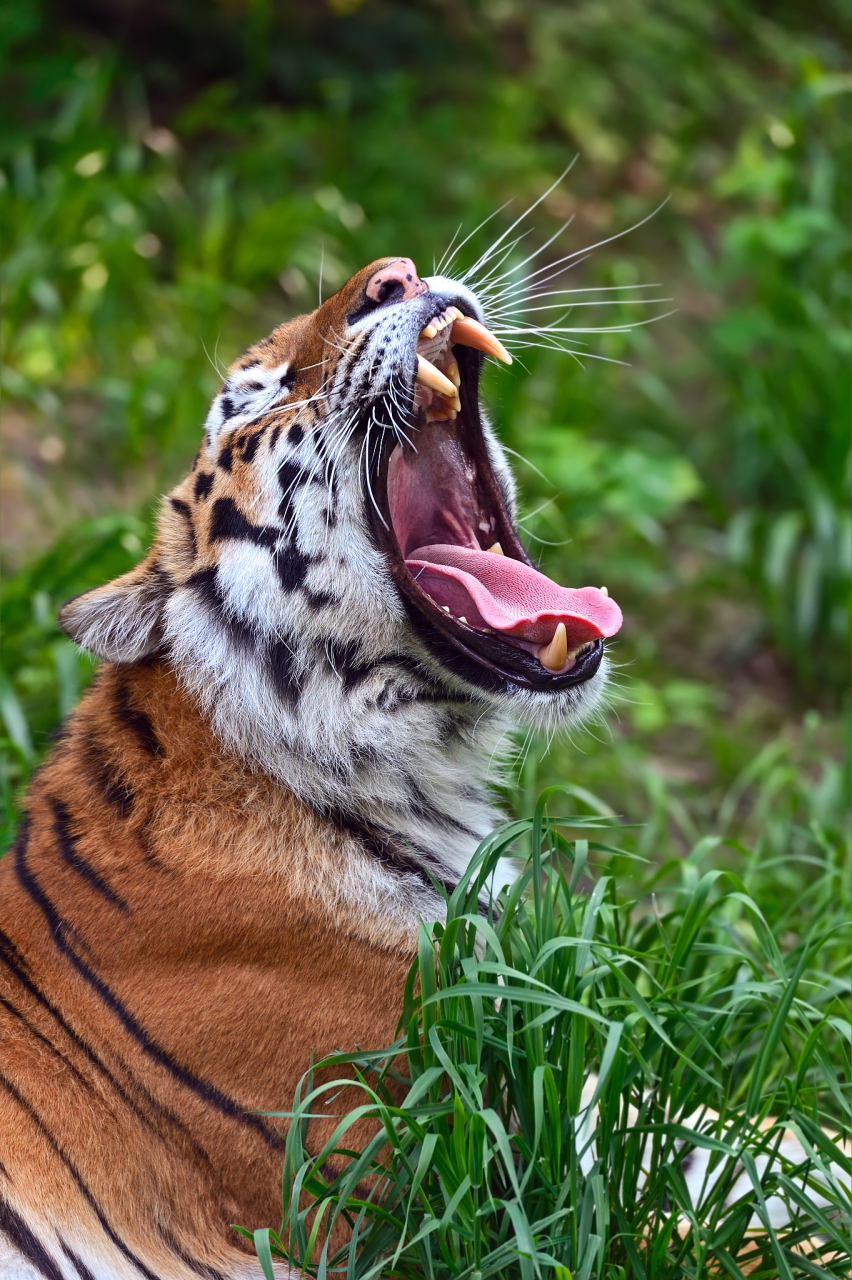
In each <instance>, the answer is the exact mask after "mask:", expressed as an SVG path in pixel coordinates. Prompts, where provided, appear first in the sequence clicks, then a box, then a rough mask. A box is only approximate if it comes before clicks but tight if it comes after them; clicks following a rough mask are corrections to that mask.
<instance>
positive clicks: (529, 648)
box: [379, 325, 603, 690]
mask: <svg viewBox="0 0 852 1280" xmlns="http://www.w3.org/2000/svg"><path fill="white" fill-rule="evenodd" d="M451 333H452V326H451V325H448V326H445V328H444V329H443V330H442V331H441V332H439V333H438V334H437V336H436V337H435V338H430V339H426V340H424V339H423V337H422V335H421V339H420V342H419V343H418V346H417V352H418V354H420V355H423V356H424V357H425V358H426V359H428V360H429V362H430V363H431V364H432V365H433V366H434V367H435V368H437V369H438V370H439V371H440V372H442V373H447V374H448V376H450V378H451V380H452V381H453V382H454V383H455V384H456V386H457V387H458V397H457V399H455V402H454V403H453V402H452V401H451V400H449V398H445V397H444V396H443V395H440V394H437V393H435V392H432V391H431V390H429V389H428V388H426V387H423V386H421V385H418V384H415V388H414V390H415V397H414V405H413V409H412V415H411V419H410V422H409V424H408V426H407V428H406V435H407V437H408V439H407V442H404V443H402V444H396V445H394V446H393V447H392V448H390V449H389V452H388V453H387V454H386V456H385V458H384V463H383V467H382V472H383V476H382V483H381V484H380V485H379V493H380V494H381V495H382V498H383V501H382V503H381V505H382V507H383V509H384V513H385V514H384V518H385V523H386V525H387V528H386V529H385V530H384V531H383V532H384V538H383V541H384V543H385V547H386V550H387V551H388V554H389V558H390V560H391V566H392V569H393V572H394V576H395V578H396V581H397V585H398V586H399V588H400V590H401V592H402V594H403V597H404V599H405V602H406V605H407V607H408V609H409V614H410V616H412V620H413V621H415V623H416V624H419V626H418V629H419V630H420V633H421V634H422V635H424V638H425V639H426V640H427V642H428V641H429V640H430V639H431V640H433V641H435V642H436V643H435V644H433V646H432V647H433V648H436V650H437V651H440V654H441V656H442V658H444V660H446V657H447V652H448V648H447V646H448V644H449V646H451V647H452V648H453V649H454V650H455V651H456V653H457V654H458V655H459V657H460V659H463V660H464V661H463V662H462V666H464V662H465V661H466V662H467V663H468V665H469V662H470V660H473V661H474V662H475V663H476V664H478V665H479V666H480V667H481V668H484V669H486V670H488V671H490V672H491V673H492V674H493V675H499V676H500V677H501V678H502V679H503V680H504V681H505V680H508V681H510V682H512V683H514V684H518V685H521V686H523V687H526V688H537V689H548V690H555V689H558V688H560V687H563V686H566V685H572V684H578V683H580V682H581V681H583V680H587V679H588V678H589V677H590V676H592V675H593V674H594V673H595V671H596V670H597V668H598V666H599V664H600V660H601V656H602V648H603V646H602V641H601V639H600V635H601V632H600V629H599V628H598V627H596V626H595V625H594V624H593V623H591V622H589V621H588V620H587V618H586V617H584V616H582V614H583V611H582V610H581V611H580V613H579V614H577V613H576V611H575V614H573V615H572V616H570V617H568V615H567V614H566V615H565V617H566V619H567V624H568V644H569V651H568V655H567V656H566V658H565V661H564V662H563V663H562V664H561V666H558V667H557V669H556V670H553V669H552V668H553V663H552V662H551V664H550V666H549V667H548V666H547V665H545V658H546V657H547V656H548V655H547V646H548V644H549V642H550V641H551V639H552V637H553V635H554V631H555V628H556V626H557V620H556V615H553V614H547V613H545V614H541V613H539V614H536V615H535V616H534V618H533V617H531V618H530V619H527V618H525V617H524V613H523V610H521V611H520V614H517V611H516V612H512V609H513V608H514V606H515V600H516V598H517V596H518V594H519V593H520V592H521V589H525V590H526V589H528V587H529V583H530V581H532V582H533V586H534V587H535V585H536V583H537V580H540V581H541V582H542V583H545V584H548V585H549V586H550V587H552V588H553V591H560V590H563V589H561V588H558V587H556V585H555V584H550V583H549V580H548V579H545V578H544V577H543V575H540V574H538V573H537V571H536V570H535V568H534V566H533V565H532V563H531V561H530V559H529V557H528V555H527V553H526V551H525V549H524V547H523V545H522V544H521V542H520V539H519V538H518V535H517V533H516V531H515V528H514V526H513V524H512V521H511V519H510V517H509V514H508V512H507V510H506V505H505V501H504V498H503V494H502V491H501V489H500V486H499V484H498V482H497V479H496V477H495V475H494V472H493V470H492V467H491V464H490V461H489V458H488V452H487V449H486V446H485V441H484V438H483V434H482V427H481V422H480V416H479V403H478V388H479V375H480V370H481V366H482V357H481V355H480V354H479V352H478V351H474V350H472V349H471V348H469V347H467V346H458V345H456V346H453V345H452V344H451V341H450V338H451ZM379 532H380V533H381V532H382V531H379ZM495 584H496V585H495ZM489 588H490V589H489ZM513 589H515V595H513V594H512V591H513ZM586 590H587V591H590V590H593V589H586ZM565 594H566V593H565V592H564V591H563V595H565ZM567 594H571V593H567ZM573 594H575V595H577V594H582V593H573ZM598 594H599V593H598V592H596V591H595V592H594V595H596V596H597V595H598ZM585 612H586V613H588V609H586V611H585ZM592 612H594V610H592ZM543 652H544V654H545V657H544V658H543V657H542V656H541V654H542V653H543ZM451 665H452V663H451ZM456 665H458V663H456Z"/></svg>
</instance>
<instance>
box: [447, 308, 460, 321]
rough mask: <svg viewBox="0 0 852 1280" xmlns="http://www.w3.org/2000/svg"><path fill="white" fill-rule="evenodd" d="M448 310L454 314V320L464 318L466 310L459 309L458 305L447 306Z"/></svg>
mask: <svg viewBox="0 0 852 1280" xmlns="http://www.w3.org/2000/svg"><path fill="white" fill-rule="evenodd" d="M447 311H448V312H449V313H450V314H451V315H452V317H453V319H454V320H464V312H463V311H459V309H458V307H447Z"/></svg>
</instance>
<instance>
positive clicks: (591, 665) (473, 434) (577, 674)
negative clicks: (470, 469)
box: [369, 294, 603, 693]
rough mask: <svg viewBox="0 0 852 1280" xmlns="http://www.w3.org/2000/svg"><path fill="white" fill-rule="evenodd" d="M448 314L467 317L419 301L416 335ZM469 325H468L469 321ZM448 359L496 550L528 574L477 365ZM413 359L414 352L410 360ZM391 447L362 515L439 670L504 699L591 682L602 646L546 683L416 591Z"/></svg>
mask: <svg viewBox="0 0 852 1280" xmlns="http://www.w3.org/2000/svg"><path fill="white" fill-rule="evenodd" d="M448 306H455V307H458V308H459V310H460V311H462V312H463V313H464V314H465V315H468V316H472V312H471V309H470V307H469V305H467V304H466V303H465V300H464V298H444V297H440V298H436V297H435V295H434V294H430V295H426V296H424V297H423V298H422V299H420V300H419V305H418V311H419V312H420V313H421V317H422V323H420V325H419V328H418V333H419V331H420V329H421V328H423V327H424V326H425V325H426V324H427V323H428V322H429V320H431V319H432V318H433V317H434V316H436V315H438V314H439V313H440V312H441V311H443V310H445V309H446V308H447V307H448ZM472 318H473V319H476V316H472ZM415 351H416V341H415ZM453 353H454V355H455V357H456V361H457V363H458V366H459V375H460V378H461V386H460V388H459V395H460V397H461V402H462V411H461V413H460V414H459V417H458V418H457V419H456V422H457V423H459V424H460V426H459V435H460V438H461V440H462V442H463V444H464V447H465V449H466V450H467V452H468V453H469V455H470V457H471V459H472V460H473V462H474V464H475V466H476V469H477V472H478V474H479V480H480V483H481V485H482V488H483V489H484V491H485V494H486V497H487V500H488V503H489V506H490V507H491V510H492V511H493V513H494V515H495V516H496V519H497V527H498V531H499V542H500V544H501V546H502V547H503V551H504V554H505V555H507V556H511V557H512V558H513V559H515V560H520V561H521V563H523V564H528V565H530V566H531V567H532V568H535V567H536V566H535V565H534V564H533V562H532V560H531V559H530V557H529V555H528V554H527V551H526V548H525V547H524V545H523V543H522V542H521V540H520V538H519V537H518V535H517V533H516V531H515V526H514V524H513V523H512V520H511V518H510V516H509V513H508V511H507V510H506V504H505V502H504V500H503V494H502V491H501V489H500V486H499V484H498V483H497V478H496V476H495V475H494V472H493V470H492V467H491V462H490V459H489V457H488V452H487V449H486V446H485V438H484V435H483V431H482V421H481V418H480V414H479V379H480V374H481V371H482V365H483V360H484V357H483V356H482V354H481V353H480V352H478V351H475V350H474V349H473V348H472V347H454V348H453ZM414 354H415V352H413V353H412V356H413V355H414ZM413 365H414V360H413V358H412V366H413ZM396 444H397V441H396V439H395V437H394V436H393V435H392V433H391V432H385V439H384V440H383V441H382V445H381V449H380V452H379V456H378V460H377V461H378V467H377V475H376V481H377V483H376V485H375V490H374V492H375V500H376V506H377V508H378V511H377V510H376V509H375V508H374V507H373V506H372V504H370V505H369V514H370V520H371V524H372V528H373V535H374V538H375V540H376V542H377V544H378V545H379V547H380V549H381V550H382V552H383V553H384V555H385V557H386V558H387V561H388V565H389V567H390V571H391V574H392V576H393V579H394V582H395V584H396V587H397V590H398V591H399V593H400V596H401V597H402V601H403V604H404V606H405V609H406V612H407V614H408V616H409V620H410V621H411V623H412V625H413V626H414V627H415V629H416V630H417V632H418V635H420V637H421V639H422V640H423V641H424V643H425V644H426V646H427V648H428V649H429V650H430V651H431V652H432V653H433V654H434V656H435V657H437V658H438V660H439V661H440V662H441V663H442V664H443V665H444V666H446V667H448V668H449V669H450V670H451V671H454V672H455V674H457V675H459V676H461V677H462V679H466V680H469V681H471V682H472V683H474V684H479V685H481V686H484V687H486V688H488V689H491V690H502V691H505V687H506V685H514V686H516V687H519V688H521V689H531V690H535V691H537V692H543V693H559V692H561V691H562V690H564V689H570V688H573V687H574V686H575V685H579V684H583V683H584V682H585V681H586V680H589V679H591V677H592V676H593V675H594V674H595V672H596V671H597V670H598V667H599V666H600V664H601V659H602V657H603V641H602V640H600V639H598V640H595V641H594V643H593V645H592V648H591V649H589V650H587V651H586V652H585V653H584V654H582V655H581V656H580V657H579V658H578V659H577V661H576V663H575V664H574V666H573V667H572V668H571V670H570V671H568V672H566V673H565V674H564V675H551V673H550V672H548V671H547V670H546V669H545V668H544V667H543V666H542V665H541V663H540V662H539V661H538V659H537V658H535V657H533V655H532V654H531V653H529V652H528V650H526V649H522V648H520V647H519V646H516V645H513V644H511V643H510V642H509V641H508V640H503V639H501V638H500V637H499V636H498V635H496V634H495V633H486V632H482V631H478V630H476V628H475V627H470V626H466V625H465V624H464V623H462V622H459V621H458V620H457V619H456V618H453V617H452V616H451V615H448V614H446V613H444V612H443V610H441V609H439V608H438V606H437V605H435V604H434V603H433V602H432V601H431V600H430V599H429V597H428V596H427V595H426V593H425V592H424V591H423V590H422V589H421V588H420V587H419V586H418V585H417V583H416V581H415V579H414V577H413V576H412V574H411V572H410V571H409V569H408V567H407V565H406V563H405V560H404V558H403V555H402V551H401V549H400V546H399V543H398V541H397V538H396V534H395V532H394V529H393V524H392V522H391V517H390V510H389V505H388V483H387V481H388V462H389V460H390V456H391V453H392V452H393V449H394V448H395V446H396Z"/></svg>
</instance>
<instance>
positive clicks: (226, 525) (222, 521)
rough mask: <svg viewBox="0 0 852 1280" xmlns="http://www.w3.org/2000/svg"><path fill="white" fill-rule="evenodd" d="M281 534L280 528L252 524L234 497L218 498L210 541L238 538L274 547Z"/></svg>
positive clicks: (258, 545)
mask: <svg viewBox="0 0 852 1280" xmlns="http://www.w3.org/2000/svg"><path fill="white" fill-rule="evenodd" d="M279 536H280V530H279V529H273V528H271V527H270V526H268V525H259V524H252V523H251V521H250V520H247V519H246V518H245V516H244V515H243V513H242V511H240V509H239V507H238V506H237V504H236V503H235V502H234V500H233V498H217V499H216V501H215V502H214V503H213V512H212V515H211V517H210V533H209V534H208V538H209V541H210V542H218V541H219V540H220V539H221V538H236V539H238V540H240V541H243V542H253V543H254V545H255V546H256V547H273V546H275V543H276V542H277V540H278V538H279Z"/></svg>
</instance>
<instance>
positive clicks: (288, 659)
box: [266, 640, 302, 707]
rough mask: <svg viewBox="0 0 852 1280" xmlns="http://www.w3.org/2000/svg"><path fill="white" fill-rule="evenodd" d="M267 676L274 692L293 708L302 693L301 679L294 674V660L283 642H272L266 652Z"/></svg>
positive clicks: (291, 652)
mask: <svg viewBox="0 0 852 1280" xmlns="http://www.w3.org/2000/svg"><path fill="white" fill-rule="evenodd" d="M266 657H267V663H268V668H269V674H270V676H271V677H272V684H273V686H274V688H275V692H276V693H277V694H278V696H279V698H280V699H281V701H282V702H285V703H286V704H287V706H288V707H295V705H296V703H297V702H298V701H299V696H300V694H301V692H302V682H301V677H300V676H299V675H297V674H296V670H295V667H296V659H295V656H294V654H293V651H292V649H290V648H289V647H288V645H287V644H285V642H284V641H283V640H274V641H273V642H272V643H271V644H270V646H269V649H268V650H267V655H266Z"/></svg>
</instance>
